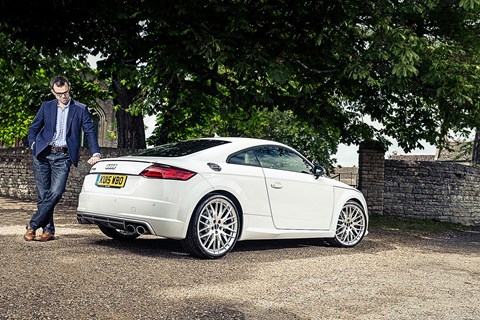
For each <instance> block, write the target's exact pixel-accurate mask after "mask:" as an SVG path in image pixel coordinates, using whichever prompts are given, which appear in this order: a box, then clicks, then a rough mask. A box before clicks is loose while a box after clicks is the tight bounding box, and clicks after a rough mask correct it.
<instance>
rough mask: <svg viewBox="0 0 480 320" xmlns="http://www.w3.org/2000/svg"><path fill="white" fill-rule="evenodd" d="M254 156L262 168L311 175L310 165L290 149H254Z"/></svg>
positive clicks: (268, 147) (272, 147) (270, 147)
mask: <svg viewBox="0 0 480 320" xmlns="http://www.w3.org/2000/svg"><path fill="white" fill-rule="evenodd" d="M255 155H256V156H257V158H258V161H260V164H261V166H262V167H264V168H269V169H277V170H285V171H293V172H298V173H308V174H311V173H312V172H313V171H312V170H313V167H312V165H311V164H310V163H309V162H308V161H307V160H306V159H305V158H303V157H302V156H300V155H299V154H298V153H296V152H295V151H293V150H291V149H287V148H285V147H282V146H262V147H258V148H255Z"/></svg>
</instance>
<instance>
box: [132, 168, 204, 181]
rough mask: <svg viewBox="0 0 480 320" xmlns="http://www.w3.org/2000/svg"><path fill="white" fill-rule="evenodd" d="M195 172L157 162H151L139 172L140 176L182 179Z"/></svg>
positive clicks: (186, 178) (184, 179)
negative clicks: (151, 163)
mask: <svg viewBox="0 0 480 320" xmlns="http://www.w3.org/2000/svg"><path fill="white" fill-rule="evenodd" d="M196 174H197V173H196V172H193V171H189V170H185V169H180V168H176V167H171V166H167V165H159V164H153V165H151V166H150V167H148V168H146V169H145V170H143V171H142V172H141V173H140V175H141V176H142V177H146V178H155V179H167V180H182V181H186V180H188V179H190V178H191V177H193V176H194V175H196Z"/></svg>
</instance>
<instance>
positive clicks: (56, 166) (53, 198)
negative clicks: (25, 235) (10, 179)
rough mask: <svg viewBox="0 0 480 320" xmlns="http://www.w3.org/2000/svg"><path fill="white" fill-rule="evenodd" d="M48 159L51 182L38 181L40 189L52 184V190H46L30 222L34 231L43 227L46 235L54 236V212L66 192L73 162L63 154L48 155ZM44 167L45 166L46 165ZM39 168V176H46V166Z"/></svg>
mask: <svg viewBox="0 0 480 320" xmlns="http://www.w3.org/2000/svg"><path fill="white" fill-rule="evenodd" d="M46 159H47V162H48V167H49V169H50V179H49V182H48V183H46V182H42V181H37V184H39V185H40V186H41V187H40V188H39V189H41V188H44V187H45V186H46V185H48V184H50V188H49V189H48V190H46V192H45V193H44V196H43V198H42V201H41V203H39V204H38V210H37V212H36V213H35V214H34V215H33V217H32V219H31V220H30V227H31V228H32V229H37V228H40V227H42V228H43V229H44V233H47V232H48V233H50V234H52V235H53V234H54V233H55V227H54V224H53V212H54V209H55V206H56V205H57V203H58V202H59V201H60V199H61V198H62V195H63V193H64V192H65V187H66V184H67V178H68V174H69V172H70V165H71V161H70V157H69V156H68V154H63V153H52V154H50V155H48V156H47V157H46ZM39 162H41V161H40V160H39ZM42 165H44V163H43V164H42ZM39 168H41V169H40V170H38V171H39V175H38V176H39V177H40V176H42V175H44V174H45V173H46V172H47V170H46V166H45V167H43V166H42V167H40V166H39ZM44 177H45V176H44Z"/></svg>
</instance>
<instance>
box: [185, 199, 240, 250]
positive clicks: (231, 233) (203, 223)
mask: <svg viewBox="0 0 480 320" xmlns="http://www.w3.org/2000/svg"><path fill="white" fill-rule="evenodd" d="M239 231H240V217H239V212H238V209H237V206H236V205H235V204H234V203H233V201H231V200H230V199H229V198H228V197H226V196H223V195H219V194H215V195H212V196H210V197H208V198H206V199H205V200H203V201H202V202H201V203H200V204H199V205H198V206H197V208H196V209H195V212H194V213H193V215H192V218H191V221H190V224H189V227H188V231H187V237H186V238H185V239H184V240H182V244H183V246H184V248H185V249H186V250H187V251H188V252H189V253H190V254H191V255H193V256H196V257H199V258H210V259H215V258H221V257H223V256H225V255H226V254H227V253H228V252H230V251H231V250H232V248H233V247H234V245H235V243H236V242H237V239H238V236H239Z"/></svg>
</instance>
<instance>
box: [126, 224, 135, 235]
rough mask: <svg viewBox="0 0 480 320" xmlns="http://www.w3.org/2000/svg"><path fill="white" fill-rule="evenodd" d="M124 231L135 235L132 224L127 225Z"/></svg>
mask: <svg viewBox="0 0 480 320" xmlns="http://www.w3.org/2000/svg"><path fill="white" fill-rule="evenodd" d="M125 230H126V231H127V232H130V233H135V226H134V225H132V224H129V225H127V226H126V227H125Z"/></svg>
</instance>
